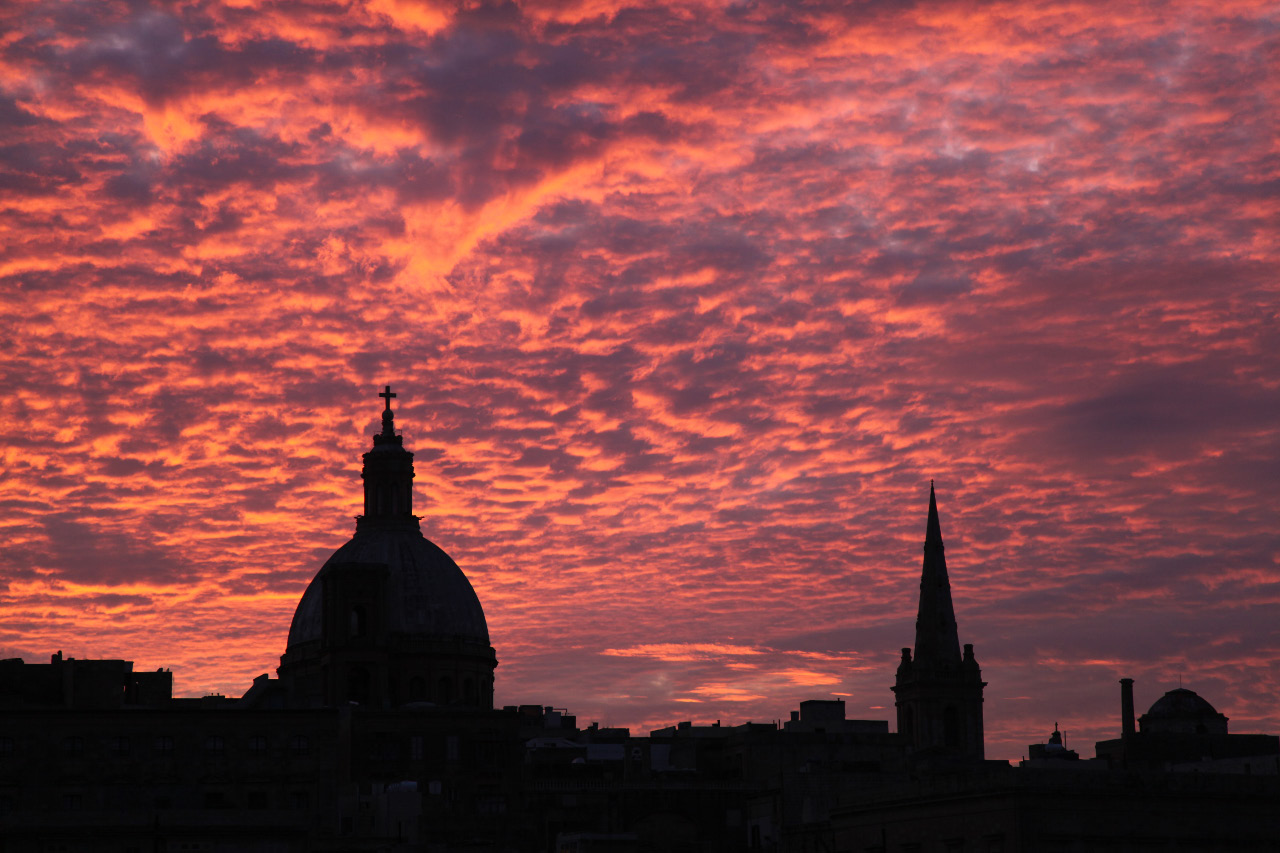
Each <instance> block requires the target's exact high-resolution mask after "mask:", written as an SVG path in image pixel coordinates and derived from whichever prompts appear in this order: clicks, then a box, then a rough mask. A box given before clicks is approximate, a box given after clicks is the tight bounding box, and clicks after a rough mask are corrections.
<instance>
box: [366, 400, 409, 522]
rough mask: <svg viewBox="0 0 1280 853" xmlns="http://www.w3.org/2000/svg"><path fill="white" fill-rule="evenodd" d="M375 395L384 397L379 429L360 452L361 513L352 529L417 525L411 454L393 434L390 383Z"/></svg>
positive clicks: (402, 441)
mask: <svg viewBox="0 0 1280 853" xmlns="http://www.w3.org/2000/svg"><path fill="white" fill-rule="evenodd" d="M378 396H379V397H381V398H383V399H384V400H386V406H385V408H383V410H382V431H381V432H380V433H378V434H377V435H375V436H374V437H373V449H372V450H370V451H369V452H368V453H366V454H365V455H364V470H362V471H361V472H360V477H361V479H363V480H364V515H361V516H358V517H357V518H356V532H357V533H359V532H361V531H363V530H370V529H374V528H387V527H405V528H409V529H412V530H417V529H418V517H417V516H416V515H414V514H413V454H412V453H410V452H409V451H407V450H405V449H404V437H403V436H400V435H396V427H395V417H396V415H395V412H393V411H392V410H391V401H392V400H393V399H395V398H396V396H397V395H396V394H395V392H393V391H392V390H391V386H390V385H387V386H385V388H384V390H383V391H381V392H379V394H378Z"/></svg>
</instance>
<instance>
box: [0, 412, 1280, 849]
mask: <svg viewBox="0 0 1280 853" xmlns="http://www.w3.org/2000/svg"><path fill="white" fill-rule="evenodd" d="M381 396H383V397H384V398H385V399H386V405H385V407H384V411H383V415H382V418H383V420H382V429H381V431H380V432H379V433H378V435H376V436H374V437H373V447H372V449H371V450H370V451H369V452H368V453H366V454H364V467H363V473H362V476H363V479H364V492H365V504H364V513H363V514H362V515H361V516H359V517H358V518H357V521H356V530H355V534H354V536H353V537H352V538H351V540H350V541H349V542H347V543H346V544H345V545H343V546H342V547H341V548H339V549H338V550H337V551H336V552H335V553H334V554H333V556H332V557H330V558H329V560H328V561H327V562H326V563H325V564H324V566H323V567H322V568H321V569H320V571H319V572H318V573H317V575H316V577H315V579H314V580H313V581H312V582H311V584H310V586H308V588H307V590H306V592H305V593H304V594H303V596H302V599H301V601H300V602H299V604H298V608H297V611H296V613H295V615H294V618H293V622H292V625H291V626H290V630H289V637H288V642H287V646H286V649H285V652H284V654H283V655H282V657H281V662H280V667H279V670H278V672H279V678H277V679H272V678H270V677H269V676H268V675H265V674H264V675H260V676H258V678H256V679H254V681H253V683H252V685H251V686H250V687H249V689H248V690H247V691H246V692H245V693H244V695H243V696H241V697H239V698H227V697H223V696H206V697H202V698H193V699H182V698H174V697H173V696H172V684H173V682H172V674H171V673H169V672H168V671H165V670H160V671H157V672H134V671H133V665H132V664H131V663H130V662H128V661H119V660H103V661H97V660H90V661H85V660H75V659H74V658H70V657H68V658H64V657H63V656H62V654H61V653H58V654H56V655H54V656H53V658H52V660H51V661H50V662H49V663H47V664H27V663H24V662H23V661H21V660H6V661H0V853H14V851H22V853H47V851H59V853H75V851H114V853H143V851H164V852H165V853H169V851H205V853H221V851H251V853H301V851H327V853H336V851H387V853H392V852H393V851H394V852H395V853H408V851H430V852H431V853H445V851H469V852H470V853H481V851H492V853H506V851H512V853H522V852H523V851H529V853H548V851H555V853H602V851H609V853H649V851H653V853H695V851H696V853H704V851H705V852H706V853H749V851H751V852H752V853H755V852H756V851H758V853H783V851H785V853H818V851H822V853H829V851H840V852H841V853H888V851H894V853H934V852H935V851H938V853H941V851H953V850H954V851H970V853H972V851H983V852H984V853H1013V851H1092V850H1175V849H1176V850H1184V849H1198V850H1250V851H1252V850H1258V851H1262V850H1266V851H1272V853H1277V852H1278V851H1280V744H1278V742H1277V739H1276V738H1275V737H1274V736H1270V735H1235V734H1229V733H1228V732H1227V718H1226V717H1225V716H1224V715H1222V714H1220V713H1218V712H1217V711H1216V710H1215V709H1214V708H1213V707H1212V706H1211V705H1209V703H1208V702H1206V701H1205V700H1204V699H1202V698H1200V697H1199V696H1197V695H1196V694H1195V693H1193V692H1191V691H1189V690H1183V689H1178V690H1174V691H1170V692H1169V693H1167V694H1165V696H1164V697H1162V698H1161V699H1159V700H1158V701H1157V702H1156V703H1155V704H1154V705H1153V706H1152V707H1151V710H1150V711H1148V713H1147V714H1145V715H1143V716H1142V717H1141V719H1140V720H1138V721H1136V722H1135V719H1134V712H1133V691H1132V681H1130V680H1128V679H1125V680H1124V682H1122V696H1121V705H1122V714H1121V720H1122V722H1121V730H1122V733H1121V737H1120V738H1118V739H1116V740H1111V741H1103V742H1101V743H1099V744H1098V745H1097V755H1098V758H1096V759H1092V760H1081V759H1079V757H1078V755H1076V753H1075V752H1073V751H1071V750H1067V749H1066V747H1065V745H1064V744H1063V743H1062V737H1061V733H1060V732H1059V731H1058V730H1057V726H1056V725H1055V727H1054V733H1053V734H1052V735H1051V736H1050V738H1049V743H1048V744H1037V745H1033V746H1032V748H1031V755H1032V760H1031V761H1028V762H1024V764H1023V766H1020V767H1017V768H1013V767H1010V766H1009V765H1008V764H1007V763H1005V762H997V761H984V760H983V757H984V750H983V722H982V713H983V687H984V686H985V684H984V682H983V681H982V676H981V672H980V670H979V668H978V664H977V661H976V660H975V658H974V655H973V648H972V646H969V645H965V646H963V651H962V650H961V649H962V647H961V645H960V643H959V632H958V629H957V627H956V618H955V612H954V606H953V603H952V598H951V589H950V581H949V579H948V575H947V566H946V559H945V556H944V552H943V545H942V532H941V524H940V522H939V518H938V508H937V499H936V496H935V494H934V490H933V487H932V484H931V485H930V491H929V512H928V520H927V523H926V532H925V543H924V565H923V569H922V572H921V583H920V600H919V609H918V614H917V619H916V626H915V648H914V655H913V654H912V649H910V648H907V649H904V650H903V657H902V663H901V665H900V666H899V668H898V672H897V679H896V682H895V684H894V686H893V691H894V694H895V697H896V705H897V717H898V732H897V733H894V732H890V731H889V724H888V723H887V722H885V721H878V720H849V719H846V718H845V708H844V703H843V702H842V701H838V700H810V701H806V702H802V703H801V704H800V708H799V709H798V710H797V711H794V712H792V714H791V719H790V720H789V721H787V722H785V723H783V724H781V725H777V724H773V723H765V724H760V723H747V724H744V725H736V726H721V725H720V723H719V722H717V723H716V724H714V725H693V724H692V723H689V722H684V723H679V724H677V725H674V726H670V727H667V728H663V729H659V730H657V731H653V732H650V733H649V734H648V735H635V736H633V735H632V734H631V732H630V731H628V730H626V729H616V728H604V727H600V726H598V725H596V724H594V723H592V724H591V725H589V726H586V727H579V726H578V724H577V720H576V719H575V718H574V717H573V716H572V715H570V714H568V713H567V712H566V711H564V710H563V709H556V708H554V707H551V706H546V705H521V706H508V707H505V708H502V709H499V710H495V709H494V708H493V677H494V671H495V667H496V666H497V657H496V654H495V652H494V649H493V647H492V646H491V645H490V643H489V633H488V627H487V623H486V621H485V617H484V611H483V609H482V608H481V605H480V602H479V600H478V598H477V597H476V594H475V591H474V590H473V589H472V588H471V585H470V583H469V582H468V581H467V579H466V577H465V576H464V575H463V573H462V571H461V570H460V569H459V568H458V566H457V565H456V564H455V563H454V562H453V560H451V559H450V558H449V556H448V555H447V554H445V553H444V552H443V551H442V550H440V549H439V548H438V547H436V546H435V545H434V544H432V543H431V542H430V541H428V540H427V539H426V538H424V537H423V535H422V533H421V530H420V529H419V522H418V519H417V517H415V516H414V515H413V506H412V499H413V477H414V471H413V454H412V453H410V452H409V451H408V450H406V449H405V447H404V443H403V439H402V437H401V436H399V435H397V434H396V432H395V428H394V414H393V412H392V410H391V399H392V398H393V397H394V396H395V395H394V394H392V393H391V389H390V388H387V389H386V390H385V391H384V392H383V394H382V395H381Z"/></svg>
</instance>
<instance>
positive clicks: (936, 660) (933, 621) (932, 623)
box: [914, 480, 961, 669]
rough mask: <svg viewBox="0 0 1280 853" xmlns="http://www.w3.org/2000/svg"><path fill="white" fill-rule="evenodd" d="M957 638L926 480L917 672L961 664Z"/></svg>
mask: <svg viewBox="0 0 1280 853" xmlns="http://www.w3.org/2000/svg"><path fill="white" fill-rule="evenodd" d="M960 661H961V658H960V635H959V633H958V631H957V630H956V614H955V609H954V607H953V606H952V604H951V581H950V579H949V578H948V577H947V558H946V554H945V551H944V549H943V546H942V524H941V523H940V522H939V521H938V499H937V497H936V496H935V495H934V491H933V481H932V480H930V481H929V522H928V524H927V525H926V527H925V535H924V567H923V569H922V570H921V572H920V609H919V611H918V612H917V614H916V647H915V660H914V665H915V666H916V668H917V669H919V668H921V667H925V668H949V667H952V666H955V667H958V666H959V665H960Z"/></svg>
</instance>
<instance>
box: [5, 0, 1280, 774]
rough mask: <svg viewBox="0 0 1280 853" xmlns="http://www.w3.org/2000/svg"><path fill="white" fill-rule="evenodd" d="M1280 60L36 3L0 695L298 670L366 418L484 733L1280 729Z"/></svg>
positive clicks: (680, 8)
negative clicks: (168, 671) (505, 716)
mask: <svg viewBox="0 0 1280 853" xmlns="http://www.w3.org/2000/svg"><path fill="white" fill-rule="evenodd" d="M1277 68H1280V16H1277V14H1276V12H1275V9H1274V7H1272V6H1270V5H1269V4H1262V3H1255V2H1231V0H1225V2H1224V0H1215V2H1212V3H1210V2H1203V3H1195V2H1185V3H1182V2H1153V3H1148V4H1142V5H1140V6H1134V7H1133V8H1126V9H1123V10H1117V9H1116V8H1113V7H1111V6H1106V5H1099V4H1091V3H1055V4H1049V5H1046V4H1041V3H1037V4H1021V3H980V4H970V3H961V2H954V3H949V2H943V3H930V4H914V5H913V4H900V3H876V2H868V3H862V4H854V5H850V4H846V3H839V4H836V3H832V4H827V3H823V2H812V3H798V4H793V5H787V6H778V5H770V4H763V5H759V4H752V3H743V4H700V3H687V4H672V5H669V6H665V7H657V6H655V5H654V4H647V3H646V4H637V5H635V6H627V5H624V4H618V3H612V2H609V0H604V2H599V3H585V2H584V3H574V2H565V3H554V4H529V5H528V6H526V7H521V6H519V5H516V4H513V3H505V4H504V3H494V4H489V3H480V2H477V3H466V4H463V5H461V6H457V7H445V6H427V5H421V4H418V3H413V2H408V0H369V2H364V3H343V4H336V3H321V2H315V3H294V2H290V3H265V4H259V5H257V6H254V7H252V8H251V7H249V6H248V5H245V4H239V3H237V4H226V5H221V4H212V3H204V2H192V3H181V2H175V3H156V4H151V5H148V4H145V3H114V2H105V0H102V2H95V0H86V2H78V3H70V4H68V3H53V2H48V3H39V2H37V3H21V2H20V3H10V4H6V5H5V7H4V9H3V10H0V80H3V83H0V324H2V326H0V338H2V339H3V340H4V341H5V342H6V343H5V345H4V347H3V350H0V389H3V394H2V395H0V431H2V432H3V442H2V444H0V453H3V464H2V466H0V470H2V472H3V473H2V474H0V507H2V511H0V530H2V531H3V535H4V540H5V547H4V549H3V553H2V554H0V612H2V613H3V615H4V618H3V619H2V620H0V653H3V654H5V655H8V656H17V655H21V656H25V657H27V659H28V660H35V659H43V658H44V656H45V655H47V654H49V653H51V652H52V651H54V650H56V649H59V648H62V649H64V650H65V651H66V652H67V653H68V654H75V655H77V656H119V657H127V658H131V659H135V660H137V661H138V665H139V667H142V668H146V667H155V666H161V665H164V666H172V667H173V668H174V669H175V671H176V681H177V687H178V690H179V691H180V692H185V693H200V692H205V691H212V690H220V691H222V692H226V693H233V694H235V693H239V692H242V691H243V690H244V689H245V688H246V686H247V684H248V682H249V681H250V679H252V677H253V676H255V675H257V674H258V673H260V672H263V671H267V670H270V669H272V668H273V667H274V665H275V662H276V660H277V657H278V655H279V653H280V652H281V651H283V645H284V640H285V635H286V632H287V628H288V624H289V618H290V615H291V613H292V610H293V607H294V605H295V604H296V602H297V599H298V598H299V596H300V595H301V592H302V590H303V589H304V588H305V586H306V583H307V582H308V580H309V579H310V577H311V576H312V574H314V572H315V571H316V569H318V567H319V565H320V564H321V563H322V562H323V560H324V558H325V557H326V556H327V554H328V553H329V552H331V551H332V550H333V549H334V548H336V547H337V546H338V545H340V544H341V543H342V542H343V541H344V540H345V538H346V537H347V536H349V535H350V532H351V530H352V522H351V516H353V515H355V514H356V513H357V512H358V511H359V505H360V484H359V477H358V471H359V467H358V466H359V455H360V453H361V452H363V450H364V449H365V446H366V444H367V443H368V440H369V439H368V436H369V435H370V434H371V433H373V432H375V431H376V428H377V418H378V411H379V408H380V401H378V400H377V398H376V397H374V396H373V395H374V393H375V391H376V390H377V389H378V388H379V387H380V386H381V385H382V384H384V383H390V384H392V385H393V386H394V388H395V389H396V390H397V392H398V393H399V394H400V397H399V399H398V403H399V404H400V408H399V411H398V417H397V424H398V425H399V426H400V427H401V428H402V429H403V431H404V433H405V436H406V444H407V446H409V447H410V448H411V449H412V450H414V451H415V453H416V462H417V471H418V478H417V511H418V512H419V513H421V514H422V515H423V516H424V520H423V527H424V532H425V533H426V535H427V536H428V537H429V538H431V539H432V540H433V541H435V542H436V543H437V544H439V545H440V546H441V547H443V548H445V549H446V550H447V551H448V552H449V553H450V554H451V555H452V556H453V557H454V558H455V559H456V560H457V562H458V563H459V565H461V566H462V568H463V569H464V571H466V572H467V574H468V576H469V577H470V578H471V580H472V583H473V584H474V585H475V587H476V588H477V591H478V593H479V594H480V597H481V600H482V602H483V603H484V606H485V609H486V613H487V615H488V618H489V623H490V628H491V632H492V635H493V639H494V643H495V646H496V647H497V649H498V654H499V659H500V662H501V665H500V668H499V672H498V675H499V679H498V687H497V693H498V701H499V702H512V703H514V702H541V703H544V704H555V705H557V706H568V707H569V708H570V709H571V710H572V711H574V712H576V713H578V714H579V716H580V717H582V718H600V719H601V721H602V722H604V721H606V720H607V721H608V722H611V723H613V724H615V725H631V726H635V727H638V728H642V729H643V728H644V727H657V726H660V725H666V724H669V723H671V722H674V721H676V720H678V719H689V718H692V719H695V720H701V721H708V720H714V719H722V720H724V721H725V722H726V723H729V722H742V721H745V720H748V719H754V720H766V719H775V718H781V717H785V716H786V713H787V711H788V710H789V709H791V708H793V707H795V704H796V702H798V701H799V700H801V699H803V698H810V697H815V696H828V695H831V694H836V695H841V696H844V697H845V698H846V702H847V703H848V705H849V711H850V713H851V715H853V716H860V717H870V718H880V719H884V718H886V717H888V718H892V695H891V694H890V692H889V690H888V685H889V683H890V681H891V679H892V672H893V667H894V661H895V660H896V657H897V649H898V648H900V647H901V646H903V645H909V644H910V643H911V642H912V636H913V622H914V606H915V601H914V596H915V591H916V585H917V579H918V572H919V568H920V566H919V563H920V546H921V542H922V540H923V534H924V514H925V508H926V505H927V495H928V481H929V479H930V478H935V479H936V480H937V483H938V490H939V503H940V508H941V511H942V521H943V533H944V535H945V537H946V542H947V548H948V558H949V564H950V566H951V570H952V582H953V588H954V590H955V594H956V599H957V601H956V606H957V615H958V618H959V622H960V628H961V634H962V639H963V640H964V641H965V642H973V643H974V644H975V645H976V647H977V653H978V658H979V661H980V662H981V663H982V664H983V666H984V673H985V676H986V678H987V680H988V681H989V682H990V686H989V687H988V689H987V690H988V692H987V704H986V708H987V716H988V723H987V727H988V754H989V755H993V756H995V757H1002V758H1017V757H1018V756H1019V755H1020V754H1022V753H1023V752H1024V751H1025V746H1024V745H1025V744H1026V743H1029V742H1033V741H1036V740H1042V739H1043V737H1044V735H1045V734H1046V733H1047V732H1048V731H1049V730H1050V727H1051V724H1052V723H1053V721H1054V720H1058V721H1060V722H1062V725H1063V726H1064V727H1066V728H1067V729H1068V732H1069V737H1071V736H1072V733H1073V732H1074V735H1075V737H1076V738H1077V740H1076V742H1075V743H1074V744H1073V745H1074V746H1076V747H1077V748H1082V751H1085V752H1088V751H1089V749H1088V747H1087V746H1086V744H1087V742H1088V741H1091V740H1093V739H1096V738H1100V737H1104V736H1110V735H1111V734H1112V733H1114V732H1115V731H1116V730H1117V728H1118V721H1117V719H1116V718H1117V716H1118V703H1117V697H1116V696H1115V695H1114V694H1115V693H1116V692H1117V691H1116V685H1115V682H1116V679H1118V678H1119V677H1121V676H1130V677H1134V678H1136V679H1137V680H1138V699H1139V704H1141V705H1145V704H1149V702H1151V701H1154V700H1155V699H1156V698H1157V697H1158V696H1159V694H1160V693H1161V692H1163V691H1164V690H1167V689H1170V688H1172V687H1174V686H1176V684H1177V680H1178V678H1179V676H1181V677H1182V680H1183V683H1184V684H1186V685H1187V686H1189V687H1191V688H1193V689H1195V690H1197V691H1198V692H1201V693H1202V695H1204V696H1205V697H1206V698H1208V699H1209V700H1210V701H1211V702H1213V703H1214V704H1215V705H1216V706H1217V707H1218V708H1219V710H1221V711H1223V712H1225V713H1226V714H1228V716H1230V717H1231V718H1232V726H1233V730H1234V731H1248V730H1265V731H1271V732H1275V731H1277V730H1280V715H1278V714H1277V711H1276V707H1277V706H1276V697H1277V695H1280V676H1277V673H1280V666H1278V664H1280V629H1278V628H1277V627H1276V626H1277V625H1280V565H1278V562H1280V534H1278V533H1277V528H1276V515H1275V506H1274V500H1273V498H1272V497H1271V491H1272V484H1273V483H1275V482H1276V481H1277V479H1278V475H1280V453H1278V448H1280V427H1278V426H1277V424H1280V388H1278V386H1280V379H1278V378H1277V377H1280V363H1278V360H1280V358H1278V356H1277V353H1280V332H1277V329H1278V328H1280V324H1278V323H1277V320H1278V319H1280V318H1278V317H1277V313H1278V312H1280V279H1278V277H1277V269H1280V240H1278V238H1277V234H1278V233H1280V232H1278V231H1277V228H1276V223H1277V222H1280V156H1278V155H1277V151H1276V146H1275V142H1274V140H1275V139H1277V138H1280V127H1278V126H1277V125H1278V122H1277V116H1280V109H1278V107H1280V105H1278V104H1277V96H1276V94H1275V93H1276V92H1280V79H1278V75H1277V71H1276V69H1277Z"/></svg>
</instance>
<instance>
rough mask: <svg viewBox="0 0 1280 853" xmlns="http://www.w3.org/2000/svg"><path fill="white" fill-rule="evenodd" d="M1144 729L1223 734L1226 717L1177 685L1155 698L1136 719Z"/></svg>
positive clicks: (1225, 731) (1225, 726) (1148, 730)
mask: <svg viewBox="0 0 1280 853" xmlns="http://www.w3.org/2000/svg"><path fill="white" fill-rule="evenodd" d="M1138 722H1139V723H1140V724H1141V726H1142V730H1143V731H1144V732H1176V733H1182V734H1226V733H1227V718H1226V716H1224V715H1223V714H1220V713H1218V711H1217V709H1216V708H1214V707H1213V706H1212V705H1210V704H1209V703H1208V702H1207V701H1206V700H1205V699H1203V698H1202V697H1201V696H1200V695H1199V694H1197V693H1196V692H1195V691H1193V690H1187V689H1186V688H1185V687H1179V688H1177V689H1176V690H1170V691H1169V692H1168V693H1166V694H1164V695H1163V696H1161V697H1160V698H1159V699H1157V700H1156V702H1155V704H1154V705H1152V706H1151V710H1149V711H1147V713H1145V714H1143V715H1142V718H1141V719H1140V720H1139V721H1138Z"/></svg>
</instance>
